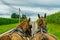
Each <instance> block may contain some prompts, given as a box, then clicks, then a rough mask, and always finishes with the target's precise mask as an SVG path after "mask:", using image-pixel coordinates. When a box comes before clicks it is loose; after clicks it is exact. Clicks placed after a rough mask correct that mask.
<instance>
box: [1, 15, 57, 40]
mask: <svg viewBox="0 0 60 40" xmlns="http://www.w3.org/2000/svg"><path fill="white" fill-rule="evenodd" d="M46 24H47V23H46V14H45V15H44V17H41V16H40V15H39V14H38V22H37V25H38V26H37V29H38V30H37V31H36V32H35V33H34V35H33V36H32V30H31V29H32V22H31V20H30V18H29V19H27V18H25V20H24V21H22V22H21V23H20V24H19V25H18V26H17V27H16V28H15V29H14V30H13V31H12V32H10V33H7V34H4V35H2V36H0V40H57V39H56V37H55V36H53V35H50V34H48V32H47V27H46Z"/></svg>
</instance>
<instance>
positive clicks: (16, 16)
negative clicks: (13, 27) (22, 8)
mask: <svg viewBox="0 0 60 40" xmlns="http://www.w3.org/2000/svg"><path fill="white" fill-rule="evenodd" d="M19 17H20V16H19V15H18V14H16V13H12V15H11V18H19Z"/></svg>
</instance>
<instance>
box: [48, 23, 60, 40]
mask: <svg viewBox="0 0 60 40" xmlns="http://www.w3.org/2000/svg"><path fill="white" fill-rule="evenodd" d="M47 28H48V33H50V34H53V35H55V36H56V37H57V39H58V40H60V25H59V24H52V23H50V24H48V25H47Z"/></svg>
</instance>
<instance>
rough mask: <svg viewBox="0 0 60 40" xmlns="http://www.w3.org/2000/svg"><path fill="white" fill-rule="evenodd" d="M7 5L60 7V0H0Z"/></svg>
mask: <svg viewBox="0 0 60 40" xmlns="http://www.w3.org/2000/svg"><path fill="white" fill-rule="evenodd" d="M0 1H1V2H3V1H4V2H6V3H7V4H8V5H15V6H29V7H60V0H9V1H8V0H0Z"/></svg>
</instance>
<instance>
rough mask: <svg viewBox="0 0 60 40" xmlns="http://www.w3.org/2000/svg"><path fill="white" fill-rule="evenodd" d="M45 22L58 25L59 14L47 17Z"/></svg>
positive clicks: (59, 22)
mask: <svg viewBox="0 0 60 40" xmlns="http://www.w3.org/2000/svg"><path fill="white" fill-rule="evenodd" d="M47 22H48V23H57V24H60V12H56V13H54V14H52V15H49V16H47Z"/></svg>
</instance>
